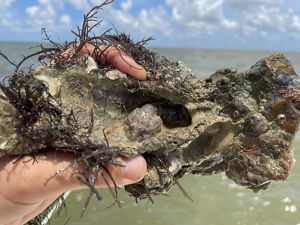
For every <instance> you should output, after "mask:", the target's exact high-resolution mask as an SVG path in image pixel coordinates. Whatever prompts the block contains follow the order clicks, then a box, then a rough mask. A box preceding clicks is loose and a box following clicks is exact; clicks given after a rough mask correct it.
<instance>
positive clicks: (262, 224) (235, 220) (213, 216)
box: [0, 43, 300, 225]
mask: <svg viewBox="0 0 300 225" xmlns="http://www.w3.org/2000/svg"><path fill="white" fill-rule="evenodd" d="M29 46H34V44H22V43H18V44H9V43H0V50H1V51H3V52H5V53H7V55H9V56H11V57H12V58H16V57H18V58H20V56H22V54H27V53H28V52H30V50H28V48H29ZM157 51H159V52H161V53H162V54H163V55H166V56H169V57H171V58H173V59H179V60H181V61H183V62H185V63H186V64H188V65H189V66H190V67H191V68H192V69H193V70H194V72H195V73H196V74H199V78H205V77H207V76H209V75H210V74H212V73H213V72H214V71H215V70H217V69H219V68H222V67H236V68H238V70H240V71H241V70H244V69H247V68H249V67H250V66H251V65H253V64H254V63H255V62H256V61H257V60H259V59H260V58H262V57H265V56H268V55H270V52H256V51H253V52H249V51H225V50H191V49H157ZM286 55H287V56H288V58H289V59H290V60H291V62H292V63H293V65H294V67H295V69H296V71H298V73H299V74H300V53H286ZM31 63H33V62H29V63H28V65H30V64H31ZM10 70H11V67H9V66H8V64H7V63H6V62H4V61H3V60H0V75H2V76H4V75H8V73H9V71H10ZM297 149H298V150H299V151H300V138H297V141H296V143H295V157H296V159H297V160H298V162H296V164H295V166H294V168H293V172H292V174H291V176H290V177H289V179H288V180H287V181H286V182H284V183H273V184H272V185H271V187H270V188H269V190H267V191H264V192H260V193H257V194H254V193H252V192H251V191H249V190H246V189H245V188H242V187H238V186H237V185H235V184H234V183H233V182H232V181H230V180H228V179H227V178H226V177H225V176H224V175H222V174H219V175H214V176H207V177H204V176H186V177H185V178H183V179H182V180H181V184H182V185H183V186H184V187H185V189H186V190H187V191H188V192H189V194H190V196H192V198H193V200H194V202H193V203H191V202H190V201H188V200H187V199H185V198H184V197H183V196H182V194H181V192H180V191H179V190H178V189H177V188H176V187H174V188H173V189H172V190H171V192H170V195H169V196H160V197H155V198H154V199H155V204H154V205H152V204H151V203H149V202H147V201H142V202H141V203H139V204H138V205H136V204H135V203H134V199H132V198H130V197H129V196H128V195H127V194H126V192H124V191H122V190H121V191H120V192H121V199H122V200H123V201H124V202H125V203H126V205H124V207H122V208H121V209H119V208H117V207H112V208H108V207H109V206H110V205H111V203H112V201H111V197H110V195H109V193H108V192H107V191H106V190H103V195H104V200H102V201H101V202H96V201H95V200H94V201H92V204H91V205H90V206H89V210H88V212H86V214H85V216H84V218H79V215H80V212H81V209H82V207H83V205H84V199H85V196H86V195H87V193H86V192H74V193H73V194H72V195H71V196H70V197H69V198H68V199H67V202H66V204H67V208H68V210H67V211H68V214H67V215H65V213H64V212H63V213H62V214H61V216H60V217H57V218H55V219H54V220H53V221H52V223H51V224H52V225H62V224H64V222H65V221H66V219H67V218H68V217H69V216H71V218H70V221H69V224H71V225H79V224H80V225H96V224H97V225H98V224H101V225H118V224H121V225H135V224H143V225H182V224H185V225H229V224H230V225H269V224H272V225H287V224H288V225H300V174H299V171H300V163H299V162H300V152H299V151H297Z"/></svg>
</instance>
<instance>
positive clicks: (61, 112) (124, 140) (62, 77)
mask: <svg viewBox="0 0 300 225" xmlns="http://www.w3.org/2000/svg"><path fill="white" fill-rule="evenodd" d="M152 60H154V63H151V65H159V66H156V67H155V68H154V67H151V66H149V65H150V64H147V65H148V66H147V65H145V67H146V69H147V71H148V78H147V80H146V81H142V82H140V81H136V80H134V79H133V78H131V77H128V76H126V75H124V74H122V73H120V72H119V71H115V70H111V71H108V72H107V71H103V70H100V69H98V70H96V69H95V68H93V69H92V70H90V69H89V70H88V72H89V73H88V72H87V71H86V69H87V67H88V65H86V64H84V63H83V64H82V63H78V65H73V66H69V67H67V68H57V67H53V68H43V69H42V70H41V69H37V70H36V71H35V72H34V77H33V78H32V79H31V80H30V81H28V82H27V84H26V85H27V86H26V87H28V86H29V87H32V86H33V84H35V83H36V82H35V79H39V80H40V81H41V80H42V82H43V83H45V82H47V81H49V82H50V83H49V84H47V85H45V86H46V88H48V89H49V90H48V91H46V92H44V91H41V93H46V94H43V95H38V96H42V98H43V99H41V97H36V98H32V99H33V100H32V99H31V101H34V99H36V102H35V104H36V105H37V106H38V109H39V110H40V111H39V113H38V114H37V116H36V117H35V119H34V120H32V121H30V124H28V123H29V122H28V123H24V121H25V120H23V122H22V123H21V122H20V121H21V119H20V118H21V117H20V114H21V113H22V112H23V111H21V109H19V108H18V107H17V106H18V105H17V104H16V103H14V102H13V101H12V100H10V101H8V102H9V103H8V102H6V101H5V100H3V99H2V100H1V101H2V102H3V104H1V112H0V113H1V114H0V115H1V120H2V121H3V122H2V123H0V124H1V126H2V127H1V130H2V132H1V137H0V140H1V143H0V144H1V145H0V146H1V148H2V150H3V152H5V154H21V153H24V149H30V151H33V152H34V151H40V150H41V149H44V148H46V147H57V146H60V147H63V146H66V147H70V146H74V145H75V146H76V143H80V145H79V146H77V147H74V149H75V150H76V149H80V151H83V150H84V149H89V151H90V149H91V148H93V146H106V145H107V144H109V147H110V148H109V149H108V150H107V152H102V154H104V155H105V154H115V155H123V156H134V155H138V154H142V155H143V156H144V157H145V159H146V160H147V163H148V173H147V175H146V177H145V178H144V179H143V180H142V181H141V182H139V183H138V184H134V185H129V186H127V187H126V190H127V191H128V192H129V193H130V194H131V195H133V196H135V197H137V198H145V197H148V196H149V195H151V194H160V193H165V192H166V191H168V190H169V188H170V187H171V186H172V185H174V184H176V183H177V179H178V178H180V177H182V176H183V175H184V174H186V173H192V174H203V175H208V174H214V173H220V172H225V173H226V175H227V176H228V177H229V178H230V179H232V180H234V181H235V182H236V183H238V184H240V185H243V186H246V187H248V188H251V189H253V190H259V189H264V188H265V187H266V186H268V184H269V183H270V182H271V181H282V180H285V179H286V178H287V176H288V175H289V173H290V170H291V167H292V163H293V159H294V158H293V152H292V144H293V140H294V137H295V133H296V131H297V129H298V124H299V118H300V112H299V110H300V101H299V99H300V88H299V84H300V82H299V77H298V76H297V75H296V73H295V71H294V69H293V67H292V66H291V64H290V63H289V61H288V60H287V59H286V58H285V56H284V55H282V54H274V55H271V56H270V57H267V58H264V59H262V60H260V61H259V62H257V63H256V64H255V65H254V66H252V67H251V68H250V69H249V70H247V71H245V72H242V73H238V72H237V71H236V70H235V69H221V70H218V71H217V72H216V73H215V74H213V75H212V76H211V77H210V78H208V79H206V80H205V81H199V80H197V79H196V78H195V76H194V74H193V73H192V71H191V70H190V69H189V68H188V67H187V66H185V65H184V64H183V63H181V62H171V61H169V60H168V59H166V58H164V57H161V56H159V55H157V54H156V55H155V57H154V58H153V59H152ZM89 61H90V59H88V60H83V62H89ZM41 74H42V75H41ZM41 77H43V79H41ZM45 77H48V78H47V79H45ZM53 81H55V82H56V81H57V82H56V85H57V84H59V88H51V87H52V85H53ZM54 86H55V85H54ZM33 87H35V86H33ZM24 88H25V87H24ZM2 89H3V92H4V95H6V97H8V99H11V98H9V95H10V94H11V93H10V92H9V90H8V89H6V88H5V87H2ZM33 90H36V91H38V90H37V89H34V88H33ZM53 90H59V91H53ZM38 93H39V92H38ZM54 93H55V94H54ZM21 97H22V96H21ZM25 97H26V96H25ZM25 97H24V98H25ZM41 102H42V103H43V104H42V103H41ZM159 107H162V108H160V110H163V112H164V116H161V115H160V114H159V113H158V111H157V110H158V108H159ZM32 110H33V109H32ZM22 116H23V117H24V118H27V117H26V114H22ZM23 117H22V118H23ZM177 120H178V121H179V120H182V122H180V123H178V121H177ZM26 121H27V120H26ZM49 121H50V122H49ZM168 124H169V125H170V124H172V126H168ZM24 126H25V127H26V126H27V128H28V129H27V130H25V131H24V129H23V130H22V129H20V127H24ZM70 130H71V131H72V132H67V131H70ZM26 132H27V133H26ZM28 132H29V133H28ZM29 134H30V135H29ZM33 134H34V135H33ZM33 137H38V138H36V139H34V138H33ZM107 142H108V143H107ZM106 143H107V144H106ZM75 150H74V151H75ZM97 151H98V150H97V149H96V150H95V152H94V154H96V153H97ZM98 152H99V151H98Z"/></svg>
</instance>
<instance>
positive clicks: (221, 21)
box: [0, 0, 300, 51]
mask: <svg viewBox="0 0 300 225" xmlns="http://www.w3.org/2000/svg"><path fill="white" fill-rule="evenodd" d="M99 2H101V1H99V0H0V5H1V8H0V40H2V41H9V40H10V41H38V42H40V41H42V35H41V28H43V27H46V28H47V30H48V32H49V34H51V36H52V37H53V39H55V40H58V41H59V40H60V41H63V40H65V39H67V40H73V36H72V35H71V33H70V31H71V30H72V29H73V30H74V29H75V28H76V26H77V25H79V24H80V23H81V21H82V15H83V13H84V12H86V11H87V10H88V9H90V8H91V7H92V6H93V5H95V4H98V3H99ZM297 2H298V3H297ZM99 16H100V18H101V19H103V23H102V27H101V29H100V30H99V31H98V32H99V33H101V32H103V31H105V30H106V29H107V28H110V27H112V26H114V27H116V28H117V30H118V31H122V32H126V33H130V34H131V35H132V37H133V38H134V39H135V40H139V39H141V38H142V37H145V36H154V37H155V39H156V40H155V41H153V42H152V46H160V47H192V48H225V49H261V50H287V51H300V44H299V43H300V2H299V1H298V0H115V1H114V3H113V4H111V5H110V6H107V7H105V9H104V10H103V11H101V12H100V14H99Z"/></svg>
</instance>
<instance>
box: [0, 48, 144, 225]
mask: <svg viewBox="0 0 300 225" xmlns="http://www.w3.org/2000/svg"><path fill="white" fill-rule="evenodd" d="M94 48H95V47H94V46H92V45H88V44H87V45H85V46H84V47H83V48H82V50H81V51H80V52H79V54H80V55H85V54H90V55H92V56H94V57H96V56H97V54H96V55H93V52H94ZM100 48H101V49H104V48H105V46H100ZM74 51H75V49H74V48H73V47H71V48H69V49H68V50H67V51H66V52H65V53H63V55H62V56H63V57H65V58H66V57H67V56H68V55H70V54H71V53H72V52H74ZM98 56H99V55H98ZM102 57H103V58H102ZM102 57H101V58H100V59H99V58H98V59H97V58H96V60H101V62H102V61H104V62H105V63H110V64H111V65H112V66H114V67H115V68H116V69H119V70H121V71H122V72H124V73H126V74H128V75H131V76H133V77H135V78H136V79H140V80H145V79H146V71H145V69H144V68H143V67H141V66H140V65H138V64H136V63H135V62H134V60H133V59H132V58H130V57H129V56H128V55H127V54H126V53H124V52H121V56H120V52H119V51H118V50H116V48H114V47H110V48H108V49H107V51H106V52H105V55H103V56H102ZM124 59H125V60H126V62H124ZM35 158H36V160H37V162H34V163H33V161H32V157H31V156H26V157H24V158H22V159H21V160H19V161H17V162H16V157H10V158H8V157H3V158H0V224H1V225H19V224H24V223H26V222H28V221H30V220H31V219H33V218H34V217H36V216H37V215H39V214H40V213H41V212H43V211H44V210H45V209H46V208H47V207H48V206H49V205H50V204H51V203H52V202H54V201H55V200H56V199H57V198H58V197H59V196H60V195H61V194H62V193H64V192H66V191H72V190H76V189H82V188H86V186H84V185H82V184H81V183H80V182H79V181H78V179H77V178H76V177H75V175H76V173H77V172H78V171H80V169H81V168H82V165H80V164H79V165H76V166H72V167H70V168H69V169H67V170H65V171H63V172H61V173H58V174H57V175H56V176H53V175H54V174H55V172H56V171H59V170H61V169H64V168H66V167H68V165H70V163H71V162H72V161H73V160H74V156H73V154H71V153H68V152H54V151H50V152H46V153H43V154H36V155H35ZM120 163H122V164H123V165H124V166H125V167H114V166H112V165H108V166H107V169H108V171H109V172H110V173H111V174H112V176H113V178H114V180H115V182H116V184H117V185H119V186H123V185H127V184H131V183H136V182H138V181H140V180H141V179H142V178H143V177H144V176H145V174H146V171H147V165H146V161H145V159H144V158H143V157H142V156H138V157H135V158H132V159H125V158H120ZM49 178H51V179H49ZM106 180H110V179H109V178H107V179H106ZM96 186H97V187H99V188H103V187H107V186H106V183H105V181H104V180H103V179H102V178H101V177H99V178H98V182H97V185H96Z"/></svg>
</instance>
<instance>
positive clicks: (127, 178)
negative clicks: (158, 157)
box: [0, 151, 147, 203]
mask: <svg viewBox="0 0 300 225" xmlns="http://www.w3.org/2000/svg"><path fill="white" fill-rule="evenodd" d="M34 159H35V160H36V161H35V162H34V161H33V158H32V157H31V156H25V157H23V158H22V159H20V160H18V161H16V158H11V159H7V158H6V157H3V158H0V184H2V185H1V189H0V193H1V195H3V196H4V197H6V198H7V199H10V200H11V201H15V202H23V203H28V202H30V203H32V202H36V201H41V200H43V199H46V198H49V197H53V196H59V195H60V194H62V193H63V192H66V191H71V190H75V189H83V188H87V187H86V186H85V185H83V184H82V183H81V182H80V181H79V180H78V179H77V178H78V177H76V174H77V175H78V173H79V172H81V171H82V169H83V165H80V164H78V165H77V164H75V165H72V162H73V160H74V159H75V157H74V155H73V154H70V153H67V152H55V151H49V152H47V153H46V154H45V153H43V154H37V155H35V158H34ZM30 160H31V161H30ZM119 161H120V163H121V164H123V165H124V167H121V166H112V165H108V166H107V167H106V168H107V171H108V173H103V177H102V176H99V177H98V179H97V184H96V186H97V187H107V182H106V181H108V182H109V185H113V184H114V183H113V181H112V179H111V177H112V178H113V180H114V182H115V183H116V185H118V186H122V185H127V184H131V183H135V182H138V181H139V180H141V179H142V178H143V177H144V175H145V174H146V171H147V165H146V161H145V159H144V158H143V157H142V156H137V157H135V158H132V159H125V158H124V159H123V158H121V159H120V160H119ZM70 165H72V166H70ZM109 174H110V175H109Z"/></svg>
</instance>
